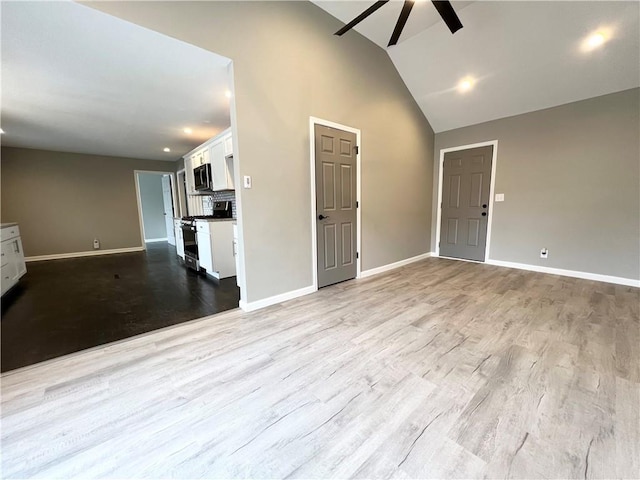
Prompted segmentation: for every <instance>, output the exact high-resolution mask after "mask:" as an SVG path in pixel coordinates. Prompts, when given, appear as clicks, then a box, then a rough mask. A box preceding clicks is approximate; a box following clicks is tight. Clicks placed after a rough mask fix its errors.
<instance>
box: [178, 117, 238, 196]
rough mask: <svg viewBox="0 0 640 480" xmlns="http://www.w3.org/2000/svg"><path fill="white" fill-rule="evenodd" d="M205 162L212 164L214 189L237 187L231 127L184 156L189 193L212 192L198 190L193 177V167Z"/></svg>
mask: <svg viewBox="0 0 640 480" xmlns="http://www.w3.org/2000/svg"><path fill="white" fill-rule="evenodd" d="M205 163H209V164H211V174H212V176H213V190H214V191H221V190H234V189H235V182H234V178H233V137H232V135H231V129H227V130H225V131H224V132H222V133H220V134H219V135H216V136H215V137H213V138H211V139H209V140H207V141H206V142H205V143H203V144H202V145H200V146H198V147H196V148H195V149H193V150H192V151H191V152H189V153H188V154H186V155H185V156H184V169H185V173H186V175H185V179H186V182H187V193H188V194H189V195H210V192H199V191H197V190H196V188H195V182H194V178H193V169H194V168H196V167H199V166H201V165H204V164H205Z"/></svg>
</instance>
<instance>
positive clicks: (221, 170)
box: [210, 141, 227, 190]
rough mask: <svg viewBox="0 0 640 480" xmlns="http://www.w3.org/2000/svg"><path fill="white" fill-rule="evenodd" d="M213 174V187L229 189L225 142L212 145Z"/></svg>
mask: <svg viewBox="0 0 640 480" xmlns="http://www.w3.org/2000/svg"><path fill="white" fill-rule="evenodd" d="M210 158H211V174H212V175H213V189H214V190H226V189H227V167H226V164H225V161H224V143H223V142H222V141H219V142H215V143H213V144H212V145H211V153H210Z"/></svg>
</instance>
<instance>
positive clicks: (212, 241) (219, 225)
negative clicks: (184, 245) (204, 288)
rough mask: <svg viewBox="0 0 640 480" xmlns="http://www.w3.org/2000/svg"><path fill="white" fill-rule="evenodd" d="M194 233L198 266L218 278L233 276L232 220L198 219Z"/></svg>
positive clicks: (234, 270)
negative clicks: (196, 241)
mask: <svg viewBox="0 0 640 480" xmlns="http://www.w3.org/2000/svg"><path fill="white" fill-rule="evenodd" d="M196 235H197V239H198V259H199V261H200V267H201V268H204V269H205V270H206V271H207V273H208V274H209V275H211V276H213V277H215V278H218V279H221V278H227V277H233V276H234V275H235V274H236V264H235V259H234V256H233V222H230V221H206V220H202V221H200V220H198V221H196Z"/></svg>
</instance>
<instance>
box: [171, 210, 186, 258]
mask: <svg viewBox="0 0 640 480" xmlns="http://www.w3.org/2000/svg"><path fill="white" fill-rule="evenodd" d="M173 231H174V232H175V234H176V254H177V255H178V256H179V257H180V258H182V259H183V260H184V240H183V239H182V224H181V223H180V220H179V219H174V220H173Z"/></svg>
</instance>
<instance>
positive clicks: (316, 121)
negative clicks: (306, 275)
mask: <svg viewBox="0 0 640 480" xmlns="http://www.w3.org/2000/svg"><path fill="white" fill-rule="evenodd" d="M316 125H323V126H325V127H330V128H337V129H338V130H343V131H345V132H350V133H355V135H356V145H357V146H358V153H357V154H356V202H358V203H357V205H358V207H357V208H356V222H357V225H356V249H357V254H356V278H360V268H361V266H360V262H361V260H362V259H361V258H360V256H361V255H360V254H361V253H362V248H361V247H362V245H361V223H362V222H361V220H362V218H361V214H360V212H362V200H361V199H360V193H361V192H360V182H361V175H362V169H361V165H360V164H361V157H362V142H361V132H360V129H358V128H353V127H349V126H347V125H342V124H340V123H335V122H331V121H329V120H323V119H322V118H317V117H309V150H310V155H309V158H310V163H309V165H310V169H311V176H310V178H311V256H312V272H313V289H314V291H315V290H318V238H317V222H316V219H317V215H318V212H317V209H316V148H315V144H316V142H315V126H316Z"/></svg>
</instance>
